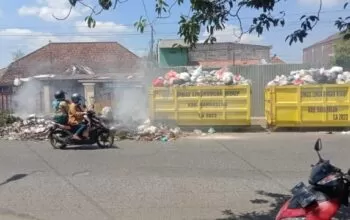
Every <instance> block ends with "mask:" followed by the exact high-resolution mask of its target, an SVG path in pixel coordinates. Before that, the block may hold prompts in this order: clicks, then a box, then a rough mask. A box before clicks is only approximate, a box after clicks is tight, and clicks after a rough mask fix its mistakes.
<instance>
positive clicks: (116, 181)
mask: <svg viewBox="0 0 350 220" xmlns="http://www.w3.org/2000/svg"><path fill="white" fill-rule="evenodd" d="M319 136H320V137H322V138H323V143H324V146H323V147H324V150H323V154H324V155H325V157H326V158H329V159H331V160H332V161H333V162H334V163H335V164H336V165H338V166H339V167H341V168H343V169H346V168H347V167H350V164H349V155H350V146H349V142H350V141H349V140H350V135H342V134H324V133H273V134H267V133H255V134H231V135H226V136H224V135H216V136H215V138H208V137H204V138H184V139H180V140H178V141H176V142H169V143H161V142H151V143H145V142H132V141H123V142H118V143H117V145H118V147H119V148H118V149H117V148H116V149H103V150H101V149H96V148H91V147H84V148H74V147H73V148H70V149H67V150H54V149H52V148H51V147H50V146H49V144H48V143H46V142H39V143H35V142H7V141H1V142H0V149H1V153H0V182H2V183H0V198H1V199H0V219H1V220H7V219H8V220H24V219H34V220H38V219H39V220H62V219H67V220H70V219H72V220H110V219H118V220H121V219H134V220H135V219H145V220H148V219H150V220H156V219H159V220H165V219H176V220H177V219H186V220H187V219H189V220H192V219H194V220H199V219H203V220H204V219H208V220H209V219H211V220H214V219H220V220H229V219H263V220H265V219H273V217H274V215H275V213H276V210H277V209H278V206H279V205H280V203H281V202H282V201H283V200H285V198H286V195H288V194H289V191H288V190H289V189H290V188H291V187H292V186H293V185H294V184H296V183H297V182H298V181H300V180H303V181H306V180H307V177H308V175H309V170H310V164H311V163H313V162H316V160H317V156H316V154H315V153H314V151H313V144H314V142H315V140H316V138H317V137H319ZM346 211H347V210H345V211H344V212H343V213H342V216H343V218H339V219H349V216H347V215H346Z"/></svg>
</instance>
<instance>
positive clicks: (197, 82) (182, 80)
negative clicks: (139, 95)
mask: <svg viewBox="0 0 350 220" xmlns="http://www.w3.org/2000/svg"><path fill="white" fill-rule="evenodd" d="M152 84H153V86H154V87H169V86H208V85H212V86H215V85H216V86H217V85H250V84H251V81H250V80H248V79H245V78H244V77H243V76H241V75H240V74H233V73H232V72H229V71H228V69H227V68H221V69H219V70H213V71H211V72H208V71H203V70H202V66H199V67H198V68H197V69H195V70H188V72H182V73H177V72H175V71H173V70H171V71H169V72H168V73H166V74H165V75H164V76H163V77H158V78H157V79H155V80H153V83H152Z"/></svg>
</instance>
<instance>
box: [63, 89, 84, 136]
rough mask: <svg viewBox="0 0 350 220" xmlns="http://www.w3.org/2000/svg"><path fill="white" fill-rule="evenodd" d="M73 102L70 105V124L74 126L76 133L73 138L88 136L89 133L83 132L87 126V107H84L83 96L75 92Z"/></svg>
mask: <svg viewBox="0 0 350 220" xmlns="http://www.w3.org/2000/svg"><path fill="white" fill-rule="evenodd" d="M71 99H72V103H71V104H70V105H69V114H68V115H69V120H68V124H69V125H70V126H72V130H73V132H75V133H74V135H73V137H72V138H73V139H76V140H81V138H80V136H84V137H85V138H88V134H86V133H85V134H84V135H82V134H83V132H84V130H85V129H86V128H87V125H86V124H84V123H83V120H84V115H85V114H86V113H85V111H84V110H85V109H83V108H82V105H81V101H82V98H81V96H80V95H79V94H78V93H74V94H73V95H72V97H71Z"/></svg>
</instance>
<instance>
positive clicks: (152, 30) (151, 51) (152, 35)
mask: <svg viewBox="0 0 350 220" xmlns="http://www.w3.org/2000/svg"><path fill="white" fill-rule="evenodd" d="M153 47H154V29H153V25H151V42H150V48H149V56H150V58H151V61H153V59H154V51H153V49H154V48H153Z"/></svg>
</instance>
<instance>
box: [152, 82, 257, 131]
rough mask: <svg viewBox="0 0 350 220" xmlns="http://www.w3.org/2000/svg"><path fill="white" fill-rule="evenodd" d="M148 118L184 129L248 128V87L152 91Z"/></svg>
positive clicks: (249, 104) (180, 88)
mask: <svg viewBox="0 0 350 220" xmlns="http://www.w3.org/2000/svg"><path fill="white" fill-rule="evenodd" d="M150 96H151V97H150V117H151V119H152V120H155V121H174V122H176V124H178V125H184V126H186V125H187V126H192V125H193V126H201V125H203V126H205V125H207V126H219V125H221V126H223V125H224V126H247V125H250V123H251V113H250V108H251V87H250V86H248V85H247V86H246V85H239V86H200V87H199V86H193V87H192V86H191V87H172V88H156V87H154V88H152V89H151V92H150Z"/></svg>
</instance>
